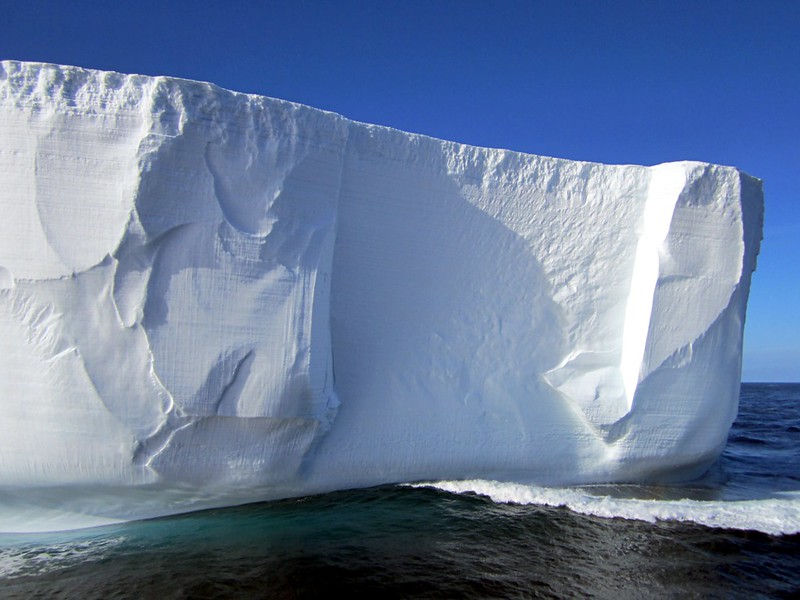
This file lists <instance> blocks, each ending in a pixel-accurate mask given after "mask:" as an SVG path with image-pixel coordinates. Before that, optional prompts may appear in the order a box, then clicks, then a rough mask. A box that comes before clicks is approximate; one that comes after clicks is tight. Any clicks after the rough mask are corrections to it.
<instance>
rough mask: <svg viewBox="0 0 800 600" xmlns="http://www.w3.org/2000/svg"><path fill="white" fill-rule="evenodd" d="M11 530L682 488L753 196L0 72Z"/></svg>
mask: <svg viewBox="0 0 800 600" xmlns="http://www.w3.org/2000/svg"><path fill="white" fill-rule="evenodd" d="M0 207H1V208H0V209H1V210H2V214H3V216H4V218H3V219H2V221H0V357H2V358H1V359H0V414H2V418H3V423H4V428H5V431H6V432H7V434H6V435H4V436H3V437H2V438H0V491H1V492H2V496H0V505H1V506H0V530H14V531H26V530H27V531H31V530H43V529H64V528H70V527H81V526H88V525H92V524H102V523H108V522H114V521H119V520H127V519H136V518H145V517H152V516H158V515H165V514H172V513H176V512H183V511H188V510H194V509H200V508H208V507H213V506H223V505H230V504H239V503H245V502H250V501H256V500H264V499H273V498H281V497H289V496H299V495H304V494H309V493H315V492H322V491H328V490H334V489H343V488H350V487H359V486H371V485H377V484H382V483H392V482H401V481H420V480H435V479H469V478H484V479H498V480H505V481H535V482H537V483H540V484H544V485H571V484H587V483H596V482H625V481H663V480H679V479H685V478H689V477H692V476H694V475H697V474H699V473H701V472H702V471H703V470H705V469H706V468H707V467H708V465H709V464H711V463H712V462H713V460H714V459H715V458H716V457H717V456H718V454H719V452H720V451H721V449H722V447H723V445H724V443H725V439H726V434H727V432H728V429H729V427H730V425H731V423H732V421H733V419H734V417H735V415H736V409H737V400H738V391H739V387H738V386H739V378H740V369H741V347H742V328H743V324H744V317H745V307H746V303H747V296H748V292H749V285H750V276H751V273H752V271H753V269H754V268H755V261H756V256H757V253H758V247H759V243H760V238H761V224H762V214H763V200H762V193H761V186H760V182H758V180H755V179H753V178H751V177H749V176H747V175H744V174H742V173H740V172H739V171H737V170H736V169H733V168H729V167H719V166H713V165H708V164H703V163H695V162H682V163H670V164H664V165H658V166H654V167H640V166H621V165H600V164H592V163H582V162H574V161H567V160H560V159H554V158H546V157H539V156H532V155H524V154H520V153H515V152H511V151H506V150H496V149H486V148H476V147H470V146H465V145H461V144H456V143H453V142H447V141H442V140H436V139H432V138H427V137H424V136H419V135H413V134H407V133H403V132H400V131H396V130H392V129H388V128H383V127H378V126H373V125H366V124H363V123H356V122H353V121H349V120H347V119H345V118H343V117H341V116H339V115H335V114H332V113H327V112H323V111H319V110H315V109H312V108H308V107H305V106H300V105H297V104H292V103H289V102H284V101H281V100H274V99H269V98H264V97H258V96H250V95H245V94H237V93H233V92H229V91H226V90H222V89H219V88H217V87H214V86H212V85H209V84H205V83H198V82H191V81H184V80H177V79H170V78H162V77H159V78H152V77H143V76H136V75H121V74H117V73H104V72H98V71H89V70H84V69H79V68H74V67H60V66H54V65H42V64H27V63H17V62H10V61H9V62H4V63H2V67H1V68H0Z"/></svg>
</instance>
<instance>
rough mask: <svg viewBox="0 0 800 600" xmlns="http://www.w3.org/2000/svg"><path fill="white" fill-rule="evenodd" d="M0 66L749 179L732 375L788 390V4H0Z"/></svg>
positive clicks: (794, 223) (795, 23) (791, 82)
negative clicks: (702, 166) (185, 83)
mask: <svg viewBox="0 0 800 600" xmlns="http://www.w3.org/2000/svg"><path fill="white" fill-rule="evenodd" d="M0 14H2V15H3V17H4V19H3V20H4V27H3V28H2V29H3V31H2V34H0V58H8V59H18V60H36V61H47V62H57V63H63V64H74V65H80V66H84V67H92V68H98V69H110V70H116V71H122V72H128V73H144V74H148V75H173V76H178V77H186V78H190V79H199V80H204V81H211V82H213V83H216V84H218V85H220V86H223V87H226V88H230V89H234V90H237V91H244V92H252V93H259V94H265V95H268V96H274V97H280V98H285V99H287V100H294V101H297V102H303V103H306V104H310V105H312V106H315V107H318V108H325V109H328V110H333V111H336V112H338V113H341V114H343V115H345V116H347V117H350V118H352V119H357V120H360V121H367V122H371V123H379V124H381V125H389V126H392V127H396V128H398V129H403V130H406V131H413V132H418V133H424V134H428V135H433V136H436V137H441V138H446V139H451V140H456V141H460V142H466V143H469V144H476V145H481V146H496V147H503V148H511V149H513V150H519V151H523V152H531V153H535V154H544V155H550V156H559V157H564V158H571V159H579V160H590V161H599V162H609V163H638V164H656V163H659V162H665V161H672V160H683V159H693V160H703V161H709V162H715V163H721V164H727V165H734V166H737V167H740V168H741V169H743V170H744V171H746V172H748V173H750V174H751V175H755V176H757V177H760V178H761V179H763V180H764V189H765V193H766V205H767V213H766V223H765V231H764V237H765V239H764V242H763V245H762V251H761V256H760V257H759V261H758V271H757V272H756V274H755V277H754V281H753V288H752V292H751V296H750V306H749V310H748V315H747V326H746V334H745V359H744V373H743V379H744V380H745V381H800V309H798V304H799V302H800V277H798V276H799V275H800V267H798V261H800V203H798V198H797V196H798V190H800V2H797V1H791V0H787V1H770V0H760V1H755V0H753V1H748V2H744V1H741V2H736V1H735V0H729V1H727V2H713V1H712V2H702V1H700V0H696V1H693V2H684V1H679V0H671V1H663V2H658V1H645V2H642V1H641V0H639V1H625V2H623V1H620V2H601V1H599V0H598V1H588V0H585V1H575V2H569V1H567V0H551V1H546V2H545V1H536V0H530V1H525V2H523V1H519V2H499V1H489V0H483V1H461V2H455V1H436V0H427V1H413V0H405V1H382V0H374V1H373V2H355V1H353V2H350V1H341V2H302V1H298V0H294V1H286V2H255V1H253V2H243V1H237V0H226V1H224V2H202V1H199V0H196V1H194V2H178V1H175V2H170V1H168V0H161V1H157V2H154V1H150V0H138V1H136V2H127V1H103V2H88V1H83V2H81V1H77V0H76V1H71V2H58V1H55V0H51V1H46V2H42V1H38V0H24V1H23V0H13V1H11V0H0Z"/></svg>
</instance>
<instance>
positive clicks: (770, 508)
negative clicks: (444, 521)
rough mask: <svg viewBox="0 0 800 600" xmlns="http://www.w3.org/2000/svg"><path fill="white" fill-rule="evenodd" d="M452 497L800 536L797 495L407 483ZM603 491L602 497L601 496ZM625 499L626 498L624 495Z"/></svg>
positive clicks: (494, 483)
mask: <svg viewBox="0 0 800 600" xmlns="http://www.w3.org/2000/svg"><path fill="white" fill-rule="evenodd" d="M411 485H412V486H413V487H431V488H434V489H438V490H442V491H446V492H451V493H455V494H470V493H471V494H479V495H481V496H486V497H488V498H490V499H491V500H493V501H494V502H497V503H503V504H519V505H539V506H550V507H566V508H568V509H570V510H572V511H574V512H576V513H580V514H584V515H592V516H595V517H603V518H612V519H613V518H622V519H634V520H639V521H648V522H651V523H654V522H656V521H689V522H693V523H698V524H700V525H705V526H707V527H719V528H725V529H741V530H752V531H760V532H762V533H766V534H770V535H791V534H795V533H799V532H800V491H782V492H775V493H774V496H773V497H769V498H758V499H752V500H696V499H692V498H681V499H674V500H672V499H670V500H663V499H657V498H636V497H630V496H632V495H633V494H635V493H636V492H637V491H638V492H641V491H643V490H644V489H645V488H643V487H640V486H597V487H596V488H595V489H596V490H597V491H598V492H599V493H596V492H593V486H587V487H581V488H547V487H540V486H535V485H522V484H516V483H502V482H498V481H484V480H468V481H438V482H432V483H422V484H411ZM604 492H606V493H604ZM626 493H627V494H629V495H630V496H629V497H625V495H624V494H626Z"/></svg>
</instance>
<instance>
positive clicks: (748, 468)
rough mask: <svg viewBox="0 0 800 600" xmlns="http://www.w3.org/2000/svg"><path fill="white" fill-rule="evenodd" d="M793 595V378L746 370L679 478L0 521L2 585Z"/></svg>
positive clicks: (798, 427) (357, 494)
mask: <svg viewBox="0 0 800 600" xmlns="http://www.w3.org/2000/svg"><path fill="white" fill-rule="evenodd" d="M337 592H341V593H343V594H345V595H346V596H347V597H375V598H378V597H379V598H382V599H384V598H459V597H469V598H613V599H614V600H621V599H624V598H642V597H645V596H647V595H651V596H654V597H680V598H747V599H748V600H750V599H753V598H796V597H800V384H743V385H742V388H741V402H740V408H739V416H738V418H737V420H736V422H735V423H734V425H733V427H732V429H731V432H730V435H729V438H728V445H727V447H726V450H725V452H724V454H723V455H722V457H721V458H720V460H719V461H718V463H717V464H716V465H715V466H714V467H713V468H712V470H711V471H710V472H709V473H708V474H707V475H706V476H704V477H703V478H702V479H700V480H698V481H694V482H692V483H690V484H685V485H680V486H633V485H628V486H619V485H616V486H586V487H577V488H559V489H547V488H539V487H535V486H524V485H513V484H501V483H496V482H489V481H470V482H435V483H430V484H425V485H414V486H409V485H401V486H386V487H380V488H372V489H367V490H357V491H346V492H337V493H332V494H325V495H321V496H313V497H308V498H301V499H293V500H284V501H278V502H269V503H263V504H253V505H248V506H241V507H235V508H227V509H220V510H210V511H204V512H199V513H193V514H187V515H180V516H175V517H169V518H163V519H154V520H150V521H142V522H136V523H126V524H122V525H114V526H108V527H101V528H95V529H88V530H82V531H75V532H68V533H57V534H35V535H33V534H32V535H0V597H2V598H25V599H28V598H81V599H86V598H103V599H112V598H159V599H169V598H309V597H322V596H330V595H332V594H335V593H337Z"/></svg>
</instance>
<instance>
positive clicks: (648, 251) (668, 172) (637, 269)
mask: <svg viewBox="0 0 800 600" xmlns="http://www.w3.org/2000/svg"><path fill="white" fill-rule="evenodd" d="M687 168H688V167H687V165H686V163H668V164H663V165H657V166H655V167H653V168H652V171H651V175H650V184H649V186H648V190H647V200H646V203H645V208H644V218H643V223H642V233H641V236H640V237H639V243H638V245H637V247H636V258H635V260H634V266H633V275H632V277H631V287H630V294H629V296H628V302H627V305H626V307H625V321H624V322H625V326H624V330H623V334H622V357H621V359H620V367H619V368H620V371H621V372H622V379H623V384H624V387H625V398H626V400H627V404H628V410H630V409H631V406H632V404H633V395H634V393H635V391H636V386H637V385H638V383H639V372H640V368H641V364H642V358H643V357H644V349H645V346H646V344H647V332H648V331H649V326H650V313H651V312H652V309H653V297H654V294H655V290H656V283H657V282H658V275H659V254H660V253H661V252H662V248H663V244H664V241H665V240H666V238H667V234H668V233H669V226H670V221H671V220H672V213H673V211H674V210H675V204H676V203H677V201H678V196H679V195H680V193H681V191H682V190H683V188H684V186H685V185H686V174H687Z"/></svg>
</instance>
